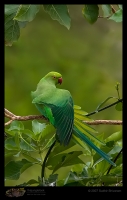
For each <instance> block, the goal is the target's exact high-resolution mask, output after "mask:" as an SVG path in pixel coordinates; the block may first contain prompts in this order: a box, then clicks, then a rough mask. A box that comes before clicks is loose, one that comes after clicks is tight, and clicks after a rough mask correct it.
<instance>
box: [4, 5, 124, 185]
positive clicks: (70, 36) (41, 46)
mask: <svg viewBox="0 0 127 200" xmlns="http://www.w3.org/2000/svg"><path fill="white" fill-rule="evenodd" d="M68 8H69V13H70V17H71V28H70V30H67V29H66V28H65V27H64V26H62V25H61V24H59V23H58V22H57V21H55V20H52V19H51V18H50V16H49V15H48V14H47V13H45V12H44V10H43V7H41V8H40V11H39V13H38V14H37V15H36V17H35V19H34V20H33V21H32V22H30V23H29V24H28V25H27V26H26V27H25V28H23V29H21V34H20V38H19V40H18V41H17V42H15V43H14V44H13V45H12V47H5V107H6V108H7V109H8V110H10V111H11V112H13V113H14V114H16V115H31V114H40V113H39V112H38V111H37V109H36V108H35V106H34V105H33V104H32V103H31V96H30V93H31V91H34V90H35V89H36V85H37V83H38V82H39V80H40V79H41V78H42V77H43V76H44V75H45V74H47V73H48V72H50V71H57V72H59V73H61V74H62V75H63V83H62V85H61V86H59V87H60V88H63V89H67V90H69V91H70V92H71V94H72V96H73V99H74V104H76V105H79V106H81V107H82V109H83V110H85V111H87V112H92V111H94V110H95V109H96V107H97V106H98V105H99V104H100V103H101V102H102V101H104V100H105V99H106V98H107V97H109V96H115V97H117V92H116V89H115V85H116V82H119V83H120V96H121V97H122V23H116V22H114V21H112V20H107V19H102V18H100V19H98V20H97V22H96V23H95V24H93V25H91V24H89V23H88V22H87V21H86V20H85V19H84V17H83V15H82V8H83V5H69V6H68ZM114 101H115V100H114V99H113V100H110V101H109V102H108V103H107V104H106V105H108V104H110V103H112V102H114ZM91 118H93V119H109V120H110V119H111V120H113V119H114V120H115V119H119V120H121V119H122V112H119V111H116V110H115V108H114V107H111V108H109V109H107V110H105V111H103V112H100V113H98V114H96V115H93V116H91ZM24 125H25V128H31V121H28V122H24ZM8 127H9V126H8ZM94 128H96V129H97V130H98V131H99V132H102V133H103V132H104V133H105V135H106V136H107V135H110V134H111V133H113V132H116V131H119V130H120V129H121V126H113V125H109V126H108V125H99V126H95V127H94ZM39 167H40V166H37V169H36V170H35V169H34V171H33V169H30V168H29V170H26V171H25V172H24V173H23V174H22V176H21V179H20V180H19V182H16V183H18V184H20V183H21V182H23V181H24V180H25V178H26V174H27V176H31V174H32V176H33V178H35V177H36V178H37V172H38V171H39V170H40V168H39ZM35 171H36V172H35ZM28 172H29V173H28ZM36 178H35V179H36ZM28 180H29V177H28ZM25 181H26V180H25ZM7 184H8V185H13V184H14V185H15V183H14V181H7Z"/></svg>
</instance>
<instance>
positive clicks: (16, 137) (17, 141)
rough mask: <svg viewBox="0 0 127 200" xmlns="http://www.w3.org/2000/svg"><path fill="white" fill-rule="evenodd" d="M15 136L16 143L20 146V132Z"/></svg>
mask: <svg viewBox="0 0 127 200" xmlns="http://www.w3.org/2000/svg"><path fill="white" fill-rule="evenodd" d="M14 138H15V144H16V145H17V146H19V143H20V140H19V134H18V133H15V136H14Z"/></svg>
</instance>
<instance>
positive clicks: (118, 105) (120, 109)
mask: <svg viewBox="0 0 127 200" xmlns="http://www.w3.org/2000/svg"><path fill="white" fill-rule="evenodd" d="M115 109H116V110H118V111H122V110H123V103H122V102H119V103H117V104H116V106H115Z"/></svg>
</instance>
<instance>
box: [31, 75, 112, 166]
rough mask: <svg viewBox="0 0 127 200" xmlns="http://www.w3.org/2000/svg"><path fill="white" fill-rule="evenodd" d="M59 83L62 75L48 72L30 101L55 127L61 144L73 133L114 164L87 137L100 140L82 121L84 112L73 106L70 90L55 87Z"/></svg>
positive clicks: (65, 143) (65, 142)
mask: <svg viewBox="0 0 127 200" xmlns="http://www.w3.org/2000/svg"><path fill="white" fill-rule="evenodd" d="M59 83H60V84H61V83H62V75H61V74H60V73H57V72H49V73H48V74H47V75H46V76H44V77H43V78H42V79H41V80H40V82H39V83H38V85H37V89H36V91H34V92H31V96H32V99H33V101H32V103H34V104H35V106H36V107H37V109H38V110H39V111H40V113H41V114H42V115H44V116H45V117H46V118H47V119H48V120H49V122H50V123H51V124H52V125H53V126H54V127H55V128H56V135H57V138H58V140H59V142H60V144H61V145H62V144H63V145H64V146H66V145H68V144H69V142H70V139H71V137H72V134H73V135H74V138H75V139H76V138H80V139H81V140H82V141H83V142H85V143H87V144H88V145H89V146H91V147H92V148H93V149H94V150H95V151H96V152H97V153H98V154H100V155H101V156H102V157H103V158H104V159H106V160H107V161H108V162H109V163H110V164H112V165H115V164H114V163H113V162H112V161H111V160H110V157H109V156H108V155H107V154H106V153H104V152H103V151H102V150H100V149H99V148H98V147H97V146H95V145H94V143H93V142H91V140H90V139H89V138H93V139H95V140H97V141H98V142H101V141H99V140H98V139H97V138H96V137H95V136H94V135H93V134H92V133H94V132H95V130H94V129H93V128H91V127H89V126H88V125H86V124H84V123H83V120H85V119H86V117H85V112H84V111H82V110H81V109H80V107H79V106H74V104H73V99H72V96H71V94H70V92H69V91H68V90H64V89H59V88H57V87H56V85H57V84H59ZM88 137H89V138H88ZM101 143H102V142H101ZM102 144H103V143H102Z"/></svg>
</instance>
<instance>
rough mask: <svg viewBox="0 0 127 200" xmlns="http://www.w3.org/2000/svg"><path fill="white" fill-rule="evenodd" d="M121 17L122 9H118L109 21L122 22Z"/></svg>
mask: <svg viewBox="0 0 127 200" xmlns="http://www.w3.org/2000/svg"><path fill="white" fill-rule="evenodd" d="M122 15H123V12H122V9H119V10H117V11H116V12H115V13H114V14H113V15H112V16H111V17H109V19H110V20H113V21H115V22H122V20H123V18H122Z"/></svg>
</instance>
